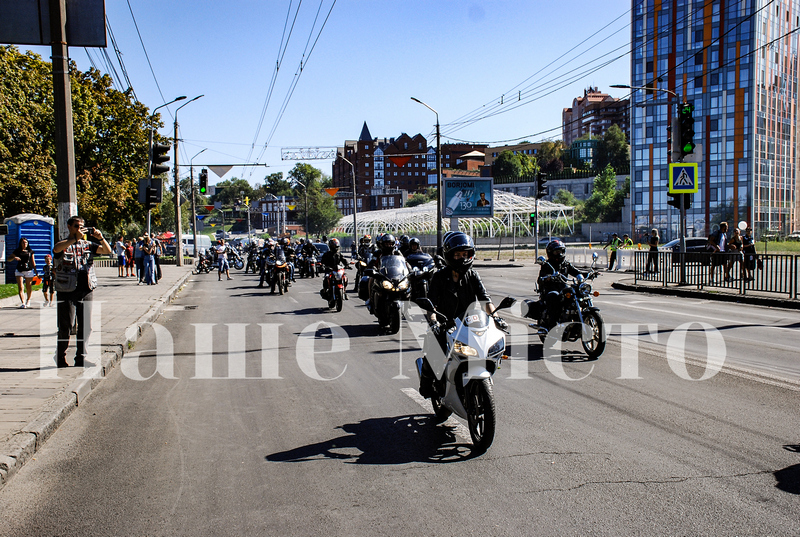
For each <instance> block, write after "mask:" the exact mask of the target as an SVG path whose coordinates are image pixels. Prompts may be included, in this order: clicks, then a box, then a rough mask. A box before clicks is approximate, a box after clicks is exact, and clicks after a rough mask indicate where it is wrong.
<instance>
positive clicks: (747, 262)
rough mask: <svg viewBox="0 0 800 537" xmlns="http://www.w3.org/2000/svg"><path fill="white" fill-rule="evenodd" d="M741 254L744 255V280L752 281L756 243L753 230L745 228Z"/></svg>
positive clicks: (748, 227)
mask: <svg viewBox="0 0 800 537" xmlns="http://www.w3.org/2000/svg"><path fill="white" fill-rule="evenodd" d="M742 254H744V262H743V263H742V268H743V269H744V279H745V280H748V281H752V280H753V271H754V270H755V268H756V259H757V256H756V242H755V239H753V228H752V227H750V226H747V228H746V229H745V230H744V235H742Z"/></svg>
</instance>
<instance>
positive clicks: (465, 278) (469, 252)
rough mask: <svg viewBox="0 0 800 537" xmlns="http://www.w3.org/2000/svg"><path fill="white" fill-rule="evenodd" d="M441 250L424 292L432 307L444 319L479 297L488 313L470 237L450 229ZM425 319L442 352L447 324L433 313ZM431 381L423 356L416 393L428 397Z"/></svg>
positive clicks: (489, 308) (488, 303)
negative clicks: (440, 262)
mask: <svg viewBox="0 0 800 537" xmlns="http://www.w3.org/2000/svg"><path fill="white" fill-rule="evenodd" d="M442 253H443V257H444V260H445V266H444V267H442V268H441V269H439V270H438V271H437V272H436V274H434V275H433V278H431V285H430V291H429V292H428V298H429V299H430V301H431V302H432V303H433V305H434V307H435V308H436V311H438V312H439V313H441V314H443V315H445V316H446V317H447V318H448V319H456V318H461V317H463V316H464V313H466V311H467V309H468V308H469V307H470V306H472V304H474V303H475V302H476V301H479V302H481V303H482V304H483V305H484V306H483V307H484V310H485V311H486V313H488V314H489V315H491V314H492V312H494V304H493V303H492V298H491V297H490V296H489V293H488V292H487V291H486V287H484V285H483V282H482V281H481V277H480V276H479V275H478V273H477V271H475V270H474V269H473V268H472V262H473V261H474V259H475V243H473V242H472V238H471V237H470V236H469V235H467V234H466V233H463V232H461V231H455V232H450V233H448V234H447V235H446V236H445V237H444V241H443V243H442ZM428 322H429V323H430V325H431V329H432V330H433V333H434V335H435V336H436V339H437V340H438V341H439V345H441V347H442V352H446V350H447V336H446V334H447V328H449V327H447V326H442V325H440V324H439V322H438V321H437V320H436V317H435V316H434V315H433V314H429V317H428ZM496 322H497V324H498V325H499V326H500V327H501V328H503V327H504V326H507V325H506V324H505V322H504V321H502V319H498V320H497V321H496ZM433 382H434V376H433V372H432V370H431V369H430V365H428V363H427V359H425V364H424V366H423V375H422V377H420V387H419V393H420V395H422V396H423V397H426V398H427V397H431V396H432V395H433V394H434V393H435V392H434V388H433Z"/></svg>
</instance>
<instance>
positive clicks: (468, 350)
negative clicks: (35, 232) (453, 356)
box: [453, 341, 478, 356]
mask: <svg viewBox="0 0 800 537" xmlns="http://www.w3.org/2000/svg"><path fill="white" fill-rule="evenodd" d="M453 351H454V352H457V353H458V354H461V355H462V356H478V351H476V350H475V349H473V348H472V347H470V346H469V345H464V344H463V343H461V342H460V341H456V342H455V344H454V345H453Z"/></svg>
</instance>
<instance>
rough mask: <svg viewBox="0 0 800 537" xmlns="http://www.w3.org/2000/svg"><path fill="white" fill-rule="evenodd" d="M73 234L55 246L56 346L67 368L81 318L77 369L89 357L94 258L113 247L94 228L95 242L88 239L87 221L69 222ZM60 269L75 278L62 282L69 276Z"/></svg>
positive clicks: (59, 362) (73, 219)
mask: <svg viewBox="0 0 800 537" xmlns="http://www.w3.org/2000/svg"><path fill="white" fill-rule="evenodd" d="M67 229H68V230H69V235H67V238H66V239H64V240H62V241H60V242H57V243H56V245H55V246H53V259H54V260H55V262H56V284H57V285H58V286H59V287H58V289H57V290H56V300H57V301H58V305H57V306H56V307H57V313H56V317H57V319H58V343H57V345H56V365H57V366H58V367H67V366H68V364H67V360H66V357H67V347H68V346H69V337H70V329H71V328H72V326H73V325H74V324H75V317H76V315H77V324H78V332H77V336H78V339H77V350H76V352H75V367H82V366H83V361H84V359H85V358H86V342H87V341H88V340H89V336H90V335H91V333H92V291H94V289H95V288H96V287H97V275H96V274H95V272H94V256H95V255H96V254H110V253H111V246H110V245H109V244H108V242H106V239H105V238H104V237H103V234H102V233H100V231H99V230H97V229H94V230H93V232H92V234H91V237H93V238H94V241H96V242H93V241H88V240H84V239H83V236H84V234H86V233H87V232H88V231H89V230H88V229H86V228H85V227H84V225H83V219H82V218H80V217H78V216H73V217H71V218H70V219H69V220H68V221H67ZM59 267H62V268H64V267H67V268H70V269H73V270H74V272H72V274H74V275H75V277H74V278H67V279H65V280H62V279H61V276H63V275H68V274H67V273H66V272H59V270H58V269H59Z"/></svg>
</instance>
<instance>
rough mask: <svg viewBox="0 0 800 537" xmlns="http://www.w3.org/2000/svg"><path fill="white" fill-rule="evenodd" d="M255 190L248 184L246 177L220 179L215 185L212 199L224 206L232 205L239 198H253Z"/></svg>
mask: <svg viewBox="0 0 800 537" xmlns="http://www.w3.org/2000/svg"><path fill="white" fill-rule="evenodd" d="M256 194H257V191H256V190H255V189H254V188H253V187H252V186H250V183H248V182H247V180H246V179H239V178H238V177H233V178H232V179H229V180H227V181H220V182H219V183H217V184H216V185H215V191H214V195H213V196H211V200H212V201H219V202H221V203H222V205H223V206H224V207H232V206H233V205H234V204H236V202H237V201H239V200H244V198H246V197H247V198H250V199H255V198H256V197H257V196H256Z"/></svg>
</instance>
